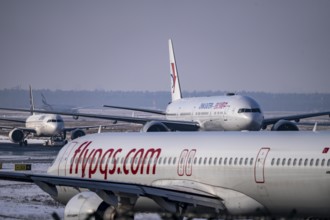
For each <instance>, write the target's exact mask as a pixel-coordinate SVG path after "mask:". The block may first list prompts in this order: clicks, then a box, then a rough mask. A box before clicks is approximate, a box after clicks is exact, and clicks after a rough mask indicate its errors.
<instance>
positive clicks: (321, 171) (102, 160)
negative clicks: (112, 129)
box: [48, 132, 330, 217]
mask: <svg viewBox="0 0 330 220" xmlns="http://www.w3.org/2000/svg"><path fill="white" fill-rule="evenodd" d="M329 147H330V135H329V133H327V132H324V133H322V132H225V133H223V132H201V133H199V132H198V133H190V132H174V133H173V132H171V133H166V132H165V133H125V134H121V133H116V134H111V133H104V134H94V135H88V136H84V137H81V138H79V139H76V140H74V141H72V142H70V143H68V144H67V145H65V146H64V147H63V148H62V149H61V151H60V152H59V154H58V156H57V158H56V159H55V161H54V163H53V165H52V166H51V167H50V168H49V169H48V173H49V174H51V175H59V176H67V177H80V178H90V179H99V180H109V181H118V182H120V183H122V182H128V183H136V184H144V185H151V186H157V187H164V188H170V189H175V190H178V191H182V192H194V193H199V194H207V195H210V196H214V197H215V198H218V199H219V200H220V201H222V202H223V204H224V205H225V210H224V211H222V212H223V213H225V214H232V215H253V214H268V215H274V216H275V215H276V216H318V217H329V216H330V150H329ZM57 188H58V192H59V194H58V196H57V197H56V198H55V199H57V200H59V201H61V202H63V203H66V202H67V201H68V200H69V199H70V198H71V197H72V196H73V195H75V194H77V193H79V191H77V189H73V188H70V187H57ZM149 208H150V207H149ZM220 213H221V211H220Z"/></svg>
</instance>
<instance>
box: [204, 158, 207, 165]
mask: <svg viewBox="0 0 330 220" xmlns="http://www.w3.org/2000/svg"><path fill="white" fill-rule="evenodd" d="M206 161H207V158H206V157H205V158H204V165H205V164H206Z"/></svg>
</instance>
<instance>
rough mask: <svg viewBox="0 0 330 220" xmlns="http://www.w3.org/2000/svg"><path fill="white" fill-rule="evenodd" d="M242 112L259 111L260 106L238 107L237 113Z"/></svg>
mask: <svg viewBox="0 0 330 220" xmlns="http://www.w3.org/2000/svg"><path fill="white" fill-rule="evenodd" d="M243 112H255V113H261V111H260V108H240V109H238V113H243Z"/></svg>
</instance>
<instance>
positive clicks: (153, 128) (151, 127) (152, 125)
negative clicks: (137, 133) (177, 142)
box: [141, 121, 170, 132]
mask: <svg viewBox="0 0 330 220" xmlns="http://www.w3.org/2000/svg"><path fill="white" fill-rule="evenodd" d="M141 131H142V132H160V131H170V129H168V127H167V126H166V125H165V124H163V123H161V122H158V121H149V122H147V123H146V124H145V125H144V126H143V127H142V129H141Z"/></svg>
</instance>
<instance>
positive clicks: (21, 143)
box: [18, 140, 28, 146]
mask: <svg viewBox="0 0 330 220" xmlns="http://www.w3.org/2000/svg"><path fill="white" fill-rule="evenodd" d="M18 144H19V146H27V145H28V142H27V140H23V141H20V142H19V143H18Z"/></svg>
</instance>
